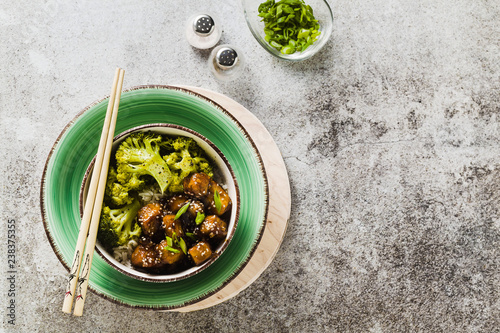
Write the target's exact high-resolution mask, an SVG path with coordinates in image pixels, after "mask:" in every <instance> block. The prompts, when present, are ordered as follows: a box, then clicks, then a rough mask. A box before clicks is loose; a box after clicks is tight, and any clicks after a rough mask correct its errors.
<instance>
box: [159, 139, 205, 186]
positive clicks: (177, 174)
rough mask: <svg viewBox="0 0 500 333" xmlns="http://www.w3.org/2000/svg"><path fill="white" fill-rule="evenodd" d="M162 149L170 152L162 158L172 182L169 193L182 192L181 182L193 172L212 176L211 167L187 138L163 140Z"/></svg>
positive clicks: (201, 152)
mask: <svg viewBox="0 0 500 333" xmlns="http://www.w3.org/2000/svg"><path fill="white" fill-rule="evenodd" d="M162 147H163V148H165V149H166V150H167V151H170V153H169V154H168V155H165V156H163V158H164V159H165V161H166V162H167V164H168V166H169V167H170V171H171V173H172V176H173V177H172V182H171V184H170V186H169V188H168V189H169V191H170V192H172V193H176V192H182V190H183V187H182V181H183V179H184V178H186V177H187V176H189V175H190V174H191V173H193V172H204V173H206V174H207V175H209V177H212V176H213V171H212V166H211V165H210V163H209V162H208V161H207V159H206V158H205V157H204V155H205V154H204V152H203V150H202V149H201V148H200V146H198V144H197V143H196V141H194V140H193V139H191V138H187V137H177V138H175V139H170V140H164V141H163V143H162Z"/></svg>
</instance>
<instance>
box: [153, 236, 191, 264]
mask: <svg viewBox="0 0 500 333" xmlns="http://www.w3.org/2000/svg"><path fill="white" fill-rule="evenodd" d="M167 246H168V242H167V241H166V240H162V241H161V242H160V243H159V244H158V245H156V251H157V252H158V254H159V260H160V263H162V264H167V265H172V264H175V263H176V262H179V261H181V260H182V259H183V258H184V252H182V250H181V249H180V248H178V247H173V249H174V250H176V251H171V250H169V249H168V248H167Z"/></svg>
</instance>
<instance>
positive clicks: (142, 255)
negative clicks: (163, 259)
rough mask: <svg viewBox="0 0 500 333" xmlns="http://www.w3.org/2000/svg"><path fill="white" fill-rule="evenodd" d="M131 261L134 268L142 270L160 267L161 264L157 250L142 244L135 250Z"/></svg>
mask: <svg viewBox="0 0 500 333" xmlns="http://www.w3.org/2000/svg"><path fill="white" fill-rule="evenodd" d="M130 261H131V262H132V265H133V266H136V267H142V268H152V267H158V265H159V264H160V261H159V258H158V253H157V252H156V250H155V248H154V247H150V246H144V245H142V244H139V245H137V247H136V248H135V249H134V251H133V252H132V256H131V257H130Z"/></svg>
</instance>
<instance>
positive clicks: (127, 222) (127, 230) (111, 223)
mask: <svg viewBox="0 0 500 333" xmlns="http://www.w3.org/2000/svg"><path fill="white" fill-rule="evenodd" d="M140 208H141V204H140V203H139V200H134V201H133V202H132V203H131V204H128V205H126V206H124V207H122V208H117V209H111V208H109V207H108V206H104V207H103V208H102V211H101V219H100V221H99V231H98V233H97V238H98V239H99V241H100V242H101V244H102V245H103V246H105V247H106V248H108V249H112V248H115V247H117V246H121V245H126V244H127V243H128V242H129V241H130V240H132V239H136V238H139V236H140V235H141V232H142V230H141V227H140V226H139V224H137V223H136V222H135V217H136V216H137V212H138V211H139V209H140Z"/></svg>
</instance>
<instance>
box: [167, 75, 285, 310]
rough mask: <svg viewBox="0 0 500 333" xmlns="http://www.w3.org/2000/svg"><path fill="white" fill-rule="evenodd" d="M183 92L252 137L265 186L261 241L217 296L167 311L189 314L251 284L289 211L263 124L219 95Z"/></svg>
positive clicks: (281, 171) (270, 255) (280, 164)
mask: <svg viewBox="0 0 500 333" xmlns="http://www.w3.org/2000/svg"><path fill="white" fill-rule="evenodd" d="M178 87H182V88H184V89H188V90H191V91H194V92H196V93H198V94H201V95H203V96H205V97H208V98H210V99H211V100H213V101H215V102H216V103H218V104H219V105H221V106H222V107H224V108H225V109H226V110H227V111H228V112H230V113H231V114H232V115H233V116H234V117H235V118H236V119H238V121H239V122H240V123H241V125H242V126H243V127H244V128H245V129H246V131H247V132H248V134H249V135H250V136H251V137H252V139H253V141H254V143H255V145H256V146H257V149H258V150H259V152H260V155H261V157H262V160H263V162H264V168H265V170H266V174H267V181H268V184H269V211H268V216H267V222H266V226H265V228H264V234H263V235H262V239H261V241H260V243H259V245H258V247H257V249H256V250H255V252H254V254H253V256H252V258H251V259H250V261H249V262H248V263H247V265H246V266H245V267H244V268H243V270H242V271H241V272H240V273H239V274H238V275H237V276H236V277H235V278H234V279H233V280H232V281H231V282H230V283H228V284H227V285H226V286H225V287H223V288H222V289H221V290H219V291H218V292H217V293H215V294H213V295H211V296H210V297H208V298H205V299H203V300H201V301H199V302H197V303H194V304H190V305H187V306H185V307H181V308H177V309H174V310H170V311H176V312H190V311H196V310H201V309H205V308H209V307H212V306H214V305H217V304H220V303H222V302H224V301H227V300H228V299H230V298H232V297H234V296H236V295H237V294H238V293H239V292H240V291H242V290H244V289H245V288H247V287H248V286H249V285H251V284H252V282H254V281H255V280H256V279H257V278H258V277H259V276H260V275H261V274H262V272H264V270H265V269H266V268H267V267H268V266H269V264H270V263H271V262H272V260H273V259H274V256H275V255H276V253H277V252H278V249H279V247H280V245H281V242H282V241H283V237H284V236H285V231H286V227H287V224H288V219H289V218H290V210H291V193H290V182H289V180H288V173H287V170H286V166H285V163H284V161H283V158H282V156H281V153H280V151H279V149H278V147H277V146H276V143H275V142H274V140H273V138H272V137H271V134H269V132H268V131H267V130H266V128H265V127H264V125H262V123H261V122H260V121H259V119H257V117H255V116H254V115H253V114H252V113H251V112H250V111H248V110H247V109H246V108H245V107H243V106H242V105H241V104H239V103H237V102H235V101H234V100H232V99H231V98H229V97H227V96H224V95H222V94H219V93H216V92H213V91H210V90H206V89H203V88H196V87H190V86H182V85H179V86H178Z"/></svg>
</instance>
